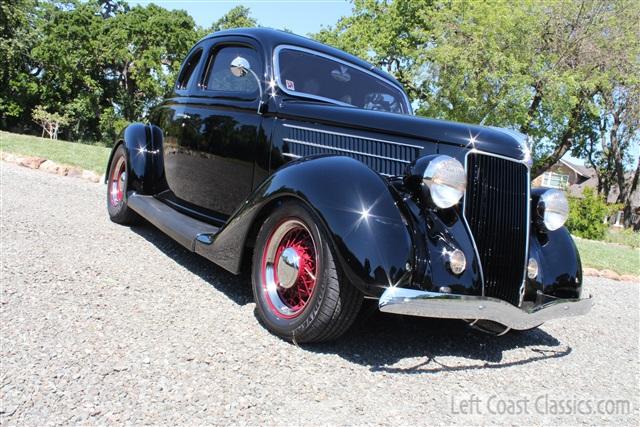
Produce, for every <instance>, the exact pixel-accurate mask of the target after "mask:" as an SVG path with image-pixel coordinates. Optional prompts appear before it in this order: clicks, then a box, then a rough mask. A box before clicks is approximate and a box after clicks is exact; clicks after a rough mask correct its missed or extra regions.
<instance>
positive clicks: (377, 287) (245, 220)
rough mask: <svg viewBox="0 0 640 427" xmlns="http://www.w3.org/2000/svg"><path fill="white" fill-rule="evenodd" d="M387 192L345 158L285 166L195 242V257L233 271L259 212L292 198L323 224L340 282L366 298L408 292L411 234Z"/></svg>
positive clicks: (368, 172) (367, 171) (379, 180)
mask: <svg viewBox="0 0 640 427" xmlns="http://www.w3.org/2000/svg"><path fill="white" fill-rule="evenodd" d="M393 192H394V190H393V189H392V188H391V187H390V186H389V184H388V183H387V181H386V180H385V179H384V178H382V177H381V176H380V175H378V174H377V173H376V172H374V171H373V170H371V169H369V168H368V167H367V166H365V165H364V164H362V163H360V162H358V161H357V160H354V159H351V158H348V157H343V156H339V157H338V156H324V157H314V158H308V159H303V160H300V161H297V162H293V163H290V164H288V165H286V166H285V167H283V168H281V169H279V170H278V171H277V172H275V173H274V174H272V175H271V176H270V177H269V178H267V180H266V181H265V182H264V183H263V184H262V185H261V186H260V187H259V188H258V189H257V190H256V191H255V192H254V193H253V194H252V195H251V196H250V197H249V199H247V200H246V201H245V203H244V204H243V205H242V206H241V207H240V208H239V209H238V210H237V211H236V212H235V213H234V214H233V215H232V216H231V218H230V219H229V221H228V222H227V224H226V225H225V226H224V227H223V228H222V229H221V230H220V232H219V233H218V234H217V235H216V236H215V238H214V240H213V242H212V243H211V244H208V245H204V244H199V243H197V244H196V252H198V253H200V254H201V255H203V256H205V257H206V258H209V259H211V260H212V261H214V262H216V263H217V264H219V265H221V266H222V267H224V268H226V269H227V270H229V271H232V272H234V273H238V272H239V271H240V268H241V264H242V256H243V249H244V247H245V243H246V241H247V238H248V235H249V233H250V231H251V229H252V226H253V225H254V221H255V220H256V219H257V218H259V217H260V212H261V211H262V209H263V208H264V207H265V206H267V205H268V204H270V203H273V202H274V201H277V200H279V199H285V198H295V199H297V200H299V201H301V202H302V203H304V204H305V205H306V206H308V207H309V208H310V209H311V210H312V211H313V212H315V214H316V215H317V216H318V217H319V219H320V220H321V222H322V223H323V225H324V227H325V229H326V230H327V231H328V234H329V239H330V242H331V244H332V247H333V249H334V253H335V255H336V258H337V261H338V263H339V265H340V266H341V267H342V271H343V272H344V274H345V276H346V279H347V281H349V282H351V283H353V284H354V285H355V286H356V287H358V288H359V289H360V290H362V291H363V292H365V293H366V294H369V295H379V294H380V293H381V292H382V290H384V288H386V287H387V286H392V285H399V286H400V285H404V286H410V283H411V280H412V278H411V266H412V265H413V259H414V253H413V245H412V240H411V233H410V231H409V228H408V224H407V221H406V220H405V219H404V218H403V215H402V214H401V212H400V209H399V208H398V204H397V201H396V199H395V198H394V195H393ZM259 225H261V224H259Z"/></svg>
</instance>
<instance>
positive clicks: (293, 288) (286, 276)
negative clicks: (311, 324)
mask: <svg viewBox="0 0 640 427" xmlns="http://www.w3.org/2000/svg"><path fill="white" fill-rule="evenodd" d="M318 271H319V268H318V256H317V250H316V244H315V242H314V241H313V236H312V234H311V232H310V231H309V229H308V228H307V226H306V225H305V224H304V223H303V222H302V221H301V220H299V219H297V218H288V219H286V220H284V221H282V222H281V223H280V224H279V225H278V226H277V227H275V229H274V230H273V232H272V233H271V235H270V236H269V238H268V240H267V244H266V245H265V248H264V254H263V257H262V268H261V273H262V286H263V292H264V295H265V297H266V298H265V299H266V302H267V304H268V306H269V309H270V310H271V312H272V313H273V314H275V315H276V316H278V317H280V318H284V319H293V318H296V317H298V316H300V315H301V314H302V313H303V312H304V310H305V308H306V307H307V306H308V304H309V302H310V300H311V297H312V296H313V293H314V290H315V289H316V282H317V280H316V278H317V272H318Z"/></svg>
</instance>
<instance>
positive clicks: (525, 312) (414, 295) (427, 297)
mask: <svg viewBox="0 0 640 427" xmlns="http://www.w3.org/2000/svg"><path fill="white" fill-rule="evenodd" d="M592 306H593V299H592V298H591V296H589V297H588V298H584V299H557V300H553V301H550V302H547V303H545V304H542V305H539V306H537V307H531V308H526V309H523V308H519V307H516V306H514V305H512V304H510V303H508V302H507V301H503V300H501V299H498V298H491V297H483V296H470V295H457V294H442V293H438V292H427V291H418V290H415V289H407V288H397V287H389V288H387V290H385V291H384V293H383V294H382V296H381V297H380V301H379V302H378V308H379V309H380V311H382V312H385V313H395V314H407V315H412V316H422V317H436V318H444V319H481V320H491V321H493V322H497V323H500V324H502V325H504V326H507V327H509V328H511V329H518V330H525V329H531V328H535V327H536V326H539V325H540V324H542V323H544V322H546V321H548V320H552V319H557V318H560V317H570V316H579V315H583V314H586V313H588V312H589V310H591V307H592Z"/></svg>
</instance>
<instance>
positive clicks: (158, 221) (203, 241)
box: [127, 193, 220, 252]
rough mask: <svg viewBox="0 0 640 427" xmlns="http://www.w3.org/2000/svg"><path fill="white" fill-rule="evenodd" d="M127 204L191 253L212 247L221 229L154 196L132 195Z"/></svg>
mask: <svg viewBox="0 0 640 427" xmlns="http://www.w3.org/2000/svg"><path fill="white" fill-rule="evenodd" d="M127 204H128V205H129V207H130V208H131V209H133V210H134V211H136V212H137V213H138V214H140V216H142V217H143V218H145V219H146V220H147V221H149V222H150V223H151V224H153V225H155V226H156V227H158V228H159V229H160V230H161V231H162V232H163V233H165V234H166V235H168V236H169V237H171V238H172V239H173V240H175V241H176V242H178V243H180V244H181V245H182V246H184V247H185V248H187V249H189V250H190V251H191V252H196V242H197V244H198V246H201V245H205V246H208V245H211V244H212V243H213V240H214V236H215V235H216V234H217V233H218V231H219V230H220V228H218V227H215V226H213V225H211V224H207V223H206V222H202V221H198V220H197V219H194V218H191V217H190V216H187V215H184V214H182V213H180V212H178V211H177V210H175V209H173V208H171V207H169V206H167V205H166V204H164V203H162V202H161V201H160V200H158V199H156V198H155V197H153V196H141V195H139V194H135V193H134V194H131V195H130V196H129V198H128V199H127Z"/></svg>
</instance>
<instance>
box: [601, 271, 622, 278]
mask: <svg viewBox="0 0 640 427" xmlns="http://www.w3.org/2000/svg"><path fill="white" fill-rule="evenodd" d="M600 277H604V278H605V279H611V280H620V275H619V274H618V273H616V272H615V271H611V270H602V271H601V272H600Z"/></svg>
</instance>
